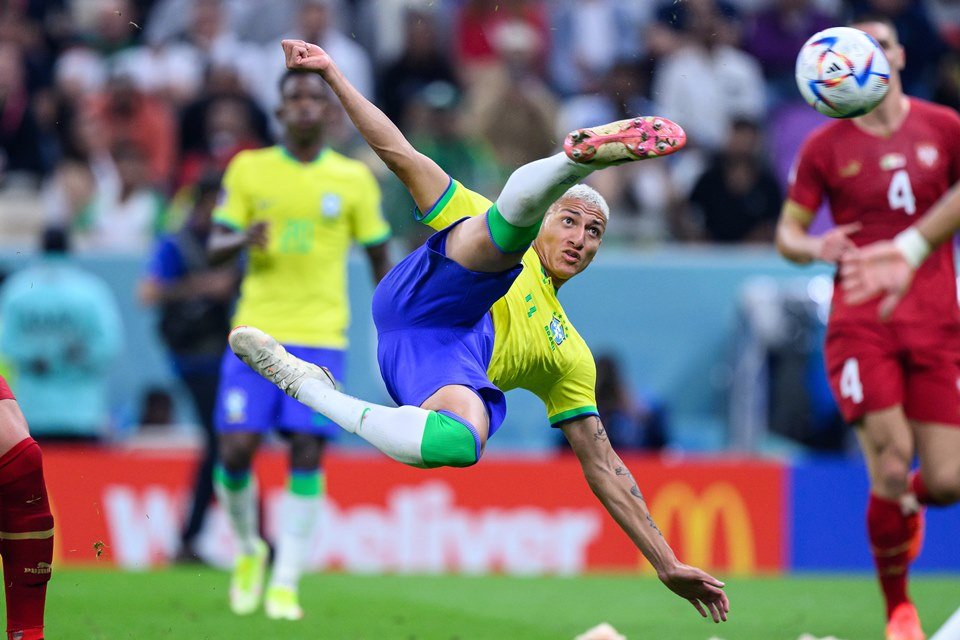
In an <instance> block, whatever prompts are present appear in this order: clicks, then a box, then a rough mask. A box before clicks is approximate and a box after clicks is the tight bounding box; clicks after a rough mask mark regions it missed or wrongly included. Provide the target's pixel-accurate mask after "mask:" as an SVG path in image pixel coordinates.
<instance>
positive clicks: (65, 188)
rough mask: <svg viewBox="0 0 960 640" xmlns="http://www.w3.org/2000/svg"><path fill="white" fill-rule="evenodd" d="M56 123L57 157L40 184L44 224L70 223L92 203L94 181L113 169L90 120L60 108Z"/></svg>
mask: <svg viewBox="0 0 960 640" xmlns="http://www.w3.org/2000/svg"><path fill="white" fill-rule="evenodd" d="M62 118H63V120H62V124H61V127H60V134H61V141H60V146H61V149H62V152H61V158H60V160H59V162H58V163H57V166H56V168H55V169H54V172H53V175H52V176H51V177H50V179H49V180H48V181H47V182H46V183H45V184H44V186H43V200H44V205H45V208H46V212H45V219H46V223H47V224H48V225H52V226H58V227H64V228H68V227H73V226H74V225H75V224H76V221H78V220H79V219H80V218H81V217H82V216H84V215H87V211H88V209H89V208H90V206H91V205H92V203H93V199H94V197H95V195H96V193H97V188H98V185H99V184H100V183H102V182H104V181H106V180H108V179H109V178H108V177H107V176H109V175H110V174H112V173H113V172H114V168H113V160H112V159H111V158H110V153H109V149H108V148H107V147H106V145H105V140H104V136H103V134H102V133H101V130H100V127H99V125H98V123H97V122H96V121H94V120H90V119H87V118H80V117H78V115H77V113H76V112H75V111H73V110H71V109H69V108H66V109H64V111H63V114H62Z"/></svg>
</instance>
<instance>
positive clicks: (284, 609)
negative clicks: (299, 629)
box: [263, 585, 303, 620]
mask: <svg viewBox="0 0 960 640" xmlns="http://www.w3.org/2000/svg"><path fill="white" fill-rule="evenodd" d="M263 609H264V611H265V612H266V614H267V617H268V618H270V619H271V620H300V619H302V618H303V609H301V608H300V603H299V602H298V598H297V590H296V589H291V588H290V587H281V586H279V585H274V586H272V587H270V588H269V589H267V596H266V597H265V598H264V600H263Z"/></svg>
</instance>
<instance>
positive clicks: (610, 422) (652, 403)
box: [596, 355, 668, 451]
mask: <svg viewBox="0 0 960 640" xmlns="http://www.w3.org/2000/svg"><path fill="white" fill-rule="evenodd" d="M596 363H597V412H598V413H599V414H600V420H601V421H602V422H603V425H604V428H605V429H606V430H607V435H608V436H609V437H610V444H611V445H613V446H614V447H616V450H617V451H631V450H633V451H637V450H645V451H660V450H661V449H663V448H664V447H665V446H667V442H668V434H667V424H666V410H665V408H664V406H663V404H662V402H660V401H658V400H654V399H652V398H650V397H649V394H646V393H642V394H640V398H637V396H636V395H635V393H634V392H633V390H631V388H630V385H629V384H628V383H627V382H626V381H625V380H624V379H623V374H622V373H621V371H620V365H619V363H618V362H617V360H616V359H615V358H614V357H613V356H611V355H601V356H599V357H597V359H596Z"/></svg>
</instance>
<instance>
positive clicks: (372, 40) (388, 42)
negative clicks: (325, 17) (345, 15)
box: [353, 0, 459, 68]
mask: <svg viewBox="0 0 960 640" xmlns="http://www.w3.org/2000/svg"><path fill="white" fill-rule="evenodd" d="M353 4H355V5H356V7H355V11H354V21H353V26H354V28H355V29H356V37H357V39H358V41H359V42H361V43H362V44H363V45H364V46H365V47H366V48H367V50H368V51H370V53H371V54H372V56H373V58H374V60H375V62H376V64H377V66H378V67H381V68H382V67H383V65H385V64H389V63H390V62H393V61H395V60H396V59H397V58H399V57H400V56H401V55H402V54H403V50H404V48H405V46H406V43H407V42H408V41H409V40H410V37H409V35H408V33H407V28H408V27H409V22H408V21H407V17H408V16H409V14H410V13H411V12H412V13H414V14H429V16H430V17H429V21H430V22H432V23H434V25H435V26H436V27H437V33H436V34H435V37H436V39H437V42H436V47H437V49H439V50H440V51H442V52H443V56H444V57H445V58H449V57H450V49H451V43H450V42H449V40H450V38H451V36H452V34H451V32H450V24H451V22H452V21H453V14H454V13H456V11H457V10H458V9H459V7H458V6H457V3H453V2H436V0H356V2H354V3H353Z"/></svg>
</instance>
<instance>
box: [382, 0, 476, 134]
mask: <svg viewBox="0 0 960 640" xmlns="http://www.w3.org/2000/svg"><path fill="white" fill-rule="evenodd" d="M404 23H405V24H406V30H405V33H406V40H405V41H404V47H403V52H402V54H401V55H400V57H399V58H398V59H397V60H396V61H394V62H392V63H391V64H389V65H388V66H387V67H386V68H385V69H384V70H383V73H382V74H381V75H380V81H379V86H378V87H377V96H378V105H379V106H380V108H381V109H383V112H384V113H385V114H387V117H388V118H390V119H391V120H393V121H394V122H400V121H401V119H402V118H403V115H404V113H405V112H406V108H407V105H408V104H409V102H410V101H411V100H413V99H414V98H415V97H416V96H417V94H419V92H420V91H421V90H423V88H424V87H426V86H427V85H429V84H430V83H433V82H446V83H448V84H450V85H456V84H457V80H456V76H455V74H454V70H453V66H452V65H451V64H450V60H449V56H447V55H445V52H443V51H442V50H441V49H440V40H439V38H438V34H437V26H436V16H435V14H434V13H432V12H431V11H430V10H427V9H425V8H422V7H416V8H411V9H408V10H407V12H406V14H405V16H404Z"/></svg>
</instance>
